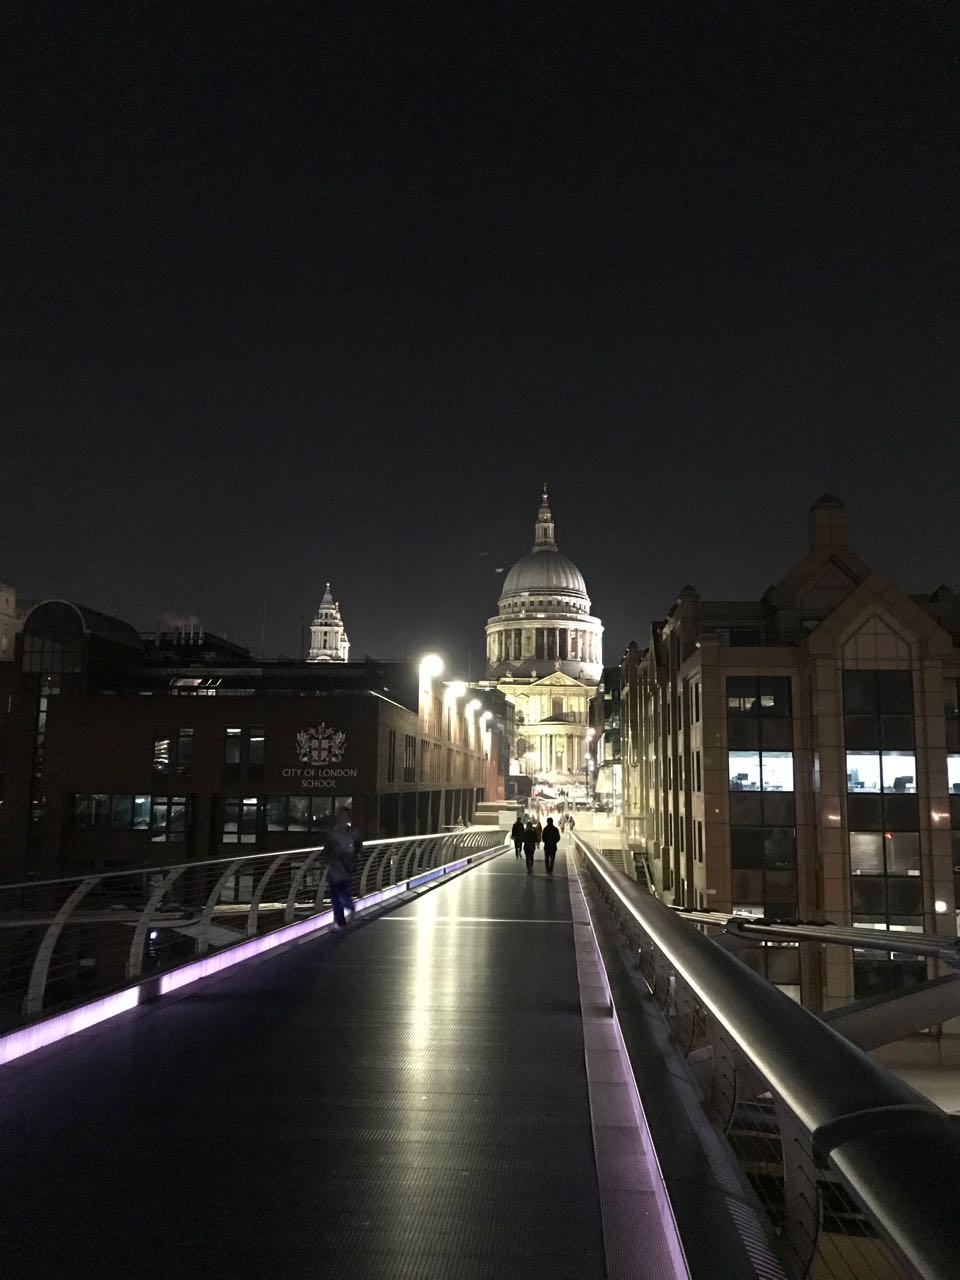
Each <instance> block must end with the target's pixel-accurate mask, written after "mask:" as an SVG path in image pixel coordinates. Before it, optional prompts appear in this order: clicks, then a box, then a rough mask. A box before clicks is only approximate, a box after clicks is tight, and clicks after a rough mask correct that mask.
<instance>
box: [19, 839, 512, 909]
mask: <svg viewBox="0 0 960 1280" xmlns="http://www.w3.org/2000/svg"><path fill="white" fill-rule="evenodd" d="M484 830H489V828H486V827H461V828H460V829H459V830H455V831H433V832H431V833H430V834H429V835H426V836H386V837H385V838H383V839H382V840H364V842H363V847H364V849H370V848H372V847H376V848H379V847H380V846H381V845H385V844H404V843H405V842H406V841H408V840H443V839H445V838H448V837H450V836H456V835H465V834H466V833H467V832H468V831H470V832H473V831H484ZM237 848H238V849H240V848H242V846H241V845H238V846H237ZM322 851H323V844H322V843H321V844H302V845H296V846H294V848H292V849H271V850H268V851H267V852H263V851H261V852H259V853H257V852H256V851H255V850H254V851H251V852H250V853H245V854H242V855H241V854H239V853H234V854H231V855H230V857H228V858H204V859H203V860H202V861H197V860H196V859H194V860H193V861H192V862H162V863H160V864H159V865H158V866H155V867H121V868H118V869H117V870H115V871H91V872H87V874H86V875H79V876H60V877H58V878H57V879H56V880H4V881H0V893H2V892H6V891H7V890H8V889H46V888H49V887H50V886H51V885H55V884H77V883H79V881H81V880H86V879H88V877H89V876H91V875H95V876H97V877H98V878H99V879H101V880H108V879H111V878H114V877H115V878H117V879H122V878H123V877H126V878H127V879H128V880H129V878H130V877H131V876H145V875H166V873H167V872H168V871H186V870H192V871H196V870H197V869H198V868H200V867H215V866H216V865H217V864H218V863H227V862H236V860H237V858H238V857H242V858H243V861H244V862H255V861H256V860H257V859H258V858H276V857H278V856H279V855H280V854H290V855H295V854H298V853H303V854H307V853H322Z"/></svg>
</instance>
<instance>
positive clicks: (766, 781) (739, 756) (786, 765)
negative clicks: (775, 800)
mask: <svg viewBox="0 0 960 1280" xmlns="http://www.w3.org/2000/svg"><path fill="white" fill-rule="evenodd" d="M728 754H729V773H730V790H731V791H792V790H793V752H792V751H731V752H729V753H728Z"/></svg>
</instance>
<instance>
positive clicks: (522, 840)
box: [510, 818, 560, 876]
mask: <svg viewBox="0 0 960 1280" xmlns="http://www.w3.org/2000/svg"><path fill="white" fill-rule="evenodd" d="M510 834H511V836H512V837H513V847H514V850H515V852H516V856H517V857H518V858H519V857H520V849H521V847H522V848H523V853H524V857H525V858H526V860H527V875H528V876H532V875H533V856H534V854H535V853H536V851H537V845H538V844H539V843H540V841H541V840H542V841H543V856H544V860H545V862H546V866H547V875H548V876H552V875H553V864H554V861H555V860H556V857H557V845H558V844H559V843H560V832H559V831H558V830H557V828H556V827H555V826H554V825H553V819H552V818H548V819H547V825H546V826H545V827H544V828H543V829H542V831H541V829H540V823H539V822H538V823H537V824H536V825H534V824H533V823H532V822H528V823H527V825H526V826H524V825H523V823H522V822H521V821H520V820H519V818H518V819H517V821H516V822H515V823H514V824H513V827H512V829H511V832H510Z"/></svg>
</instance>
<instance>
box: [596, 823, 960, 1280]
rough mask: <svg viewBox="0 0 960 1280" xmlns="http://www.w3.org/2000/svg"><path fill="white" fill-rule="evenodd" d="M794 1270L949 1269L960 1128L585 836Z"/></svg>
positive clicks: (953, 1255) (959, 1238) (864, 1277)
mask: <svg viewBox="0 0 960 1280" xmlns="http://www.w3.org/2000/svg"><path fill="white" fill-rule="evenodd" d="M577 845H578V848H579V850H580V852H581V854H582V856H583V858H584V860H585V862H586V866H587V868H588V869H589V871H590V873H591V875H592V878H593V880H594V882H595V883H596V885H597V887H598V889H599V891H600V892H601V894H602V895H603V897H604V898H605V899H606V901H607V902H608V904H609V906H610V907H611V910H612V911H613V913H614V915H615V916H616V918H617V920H618V922H619V924H620V927H621V930H622V932H623V933H624V935H625V937H626V938H627V940H628V942H629V945H630V947H631V950H632V951H633V952H634V955H635V957H636V960H637V963H638V965H639V967H640V969H641V971H642V973H643V976H644V978H645V980H646V984H647V986H648V987H649V989H650V991H651V992H652V993H653V995H654V997H655V999H656V1000H657V1003H658V1004H659V1006H660V1008H661V1010H662V1011H663V1013H664V1015H665V1016H666V1019H667V1021H668V1023H669V1024H670V1026H671V1029H672V1032H673V1037H674V1042H675V1044H676V1046H677V1048H678V1049H679V1050H680V1052H681V1053H683V1054H684V1055H685V1056H686V1057H687V1060H688V1062H689V1063H690V1065H691V1068H692V1070H693V1072H694V1075H695V1076H696V1077H697V1079H698V1081H699V1083H700V1087H701V1091H702V1096H703V1105H704V1109H705V1110H706V1112H707V1114H708V1116H709V1118H710V1120H711V1121H712V1123H713V1124H714V1125H715V1126H716V1127H717V1128H718V1129H719V1130H720V1131H721V1132H722V1133H723V1134H724V1135H725V1137H726V1138H727V1141H728V1143H729V1145H730V1147H731V1148H732V1150H733V1152H734V1154H735V1155H736V1156H737V1158H738V1161H739V1165H740V1168H741V1170H742V1172H743V1175H744V1179H745V1185H749V1186H750V1187H752V1189H753V1192H754V1193H755V1195H756V1200H757V1203H758V1206H759V1207H760V1208H761V1209H762V1210H763V1211H764V1212H765V1216H766V1218H767V1221H768V1224H769V1228H770V1235H771V1239H772V1240H773V1241H774V1243H775V1246H776V1248H777V1250H778V1253H779V1256H780V1260H781V1263H782V1265H783V1267H784V1270H785V1272H786V1273H787V1275H788V1276H790V1277H791V1280H800V1278H801V1277H807V1276H811V1277H814V1276H815V1277H818V1278H819V1277H836V1278H837V1280H840V1278H841V1277H843V1280H881V1278H882V1280H897V1278H902V1277H924V1278H925V1280H934V1278H936V1280H948V1277H953V1276H956V1275H957V1274H958V1261H957V1260H958V1258H960V1132H958V1130H957V1128H956V1127H955V1122H954V1121H953V1120H952V1119H951V1117H949V1116H948V1115H946V1114H945V1113H944V1112H943V1111H941V1110H940V1109H939V1108H937V1107H935V1106H934V1105H933V1104H932V1103H930V1102H928V1101H927V1100H926V1099H925V1098H923V1097H921V1096H920V1095H919V1094H917V1093H915V1092H914V1091H913V1090H912V1089H910V1088H909V1087H908V1086H907V1085H905V1084H904V1083H903V1082H902V1081H900V1080H898V1079H897V1078H896V1077H895V1076H894V1075H893V1074H892V1073H890V1072H888V1071H887V1070H885V1069H884V1068H883V1067H881V1066H880V1065H879V1064H877V1063H875V1062H874V1061H873V1060H872V1059H870V1058H869V1057H867V1055H866V1054H865V1053H863V1052H861V1051H860V1050H859V1049H857V1048H856V1047H855V1046H854V1045H852V1044H851V1043H850V1042H849V1041H848V1040H846V1039H844V1037H843V1036H841V1035H839V1034H838V1033H837V1032H836V1031H834V1030H833V1029H832V1028H831V1027H830V1026H828V1025H827V1024H826V1023H825V1022H823V1021H822V1020H821V1019H819V1018H818V1017H817V1016H816V1015H815V1014H813V1013H810V1012H809V1011H808V1010H806V1009H804V1008H802V1007H801V1006H800V1005H799V1004H797V1003H796V1002H795V1001H793V1000H791V999H790V998H789V997H788V996H786V995H784V994H783V993H782V992H781V991H778V990H777V988H776V987H775V986H773V985H772V984H771V983H769V982H768V981H766V979H764V978H763V977H761V976H760V975H759V974H757V973H755V972H753V971H752V970H751V969H749V968H747V966H746V965H744V964H742V963H741V962H740V961H739V960H738V959H736V957H735V956H734V955H732V954H731V953H730V952H729V951H726V950H724V949H722V948H721V947H718V946H717V945H716V944H715V943H714V942H713V941H711V940H710V939H709V938H707V937H706V936H704V935H703V933H701V931H700V930H699V929H698V928H696V927H695V925H694V924H693V923H691V922H689V921H687V920H685V919H684V918H682V917H681V916H678V915H677V914H676V913H675V912H673V911H672V910H671V909H670V908H669V907H666V906H664V904H663V903H661V902H659V901H658V900H657V899H655V898H654V897H652V896H651V895H650V894H649V893H648V892H647V891H646V889H645V888H643V887H641V886H640V885H639V884H637V883H636V882H635V881H634V880H631V879H630V878H629V877H627V876H626V875H624V874H623V873H622V872H621V871H619V870H618V869H617V868H616V867H614V866H613V865H611V863H610V862H609V861H608V860H607V859H605V858H603V857H602V856H600V855H598V854H597V853H596V851H595V850H594V849H593V848H592V847H591V846H590V845H588V844H587V843H586V842H585V841H584V840H582V839H581V838H580V837H579V836H578V837H577Z"/></svg>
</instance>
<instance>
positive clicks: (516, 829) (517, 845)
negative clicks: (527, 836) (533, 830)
mask: <svg viewBox="0 0 960 1280" xmlns="http://www.w3.org/2000/svg"><path fill="white" fill-rule="evenodd" d="M510 838H511V839H512V840H513V848H514V852H515V853H516V856H517V857H518V858H519V857H520V850H521V849H522V848H523V823H522V822H521V821H520V819H519V818H518V819H517V820H516V822H515V823H514V824H513V826H512V827H511V828H510Z"/></svg>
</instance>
